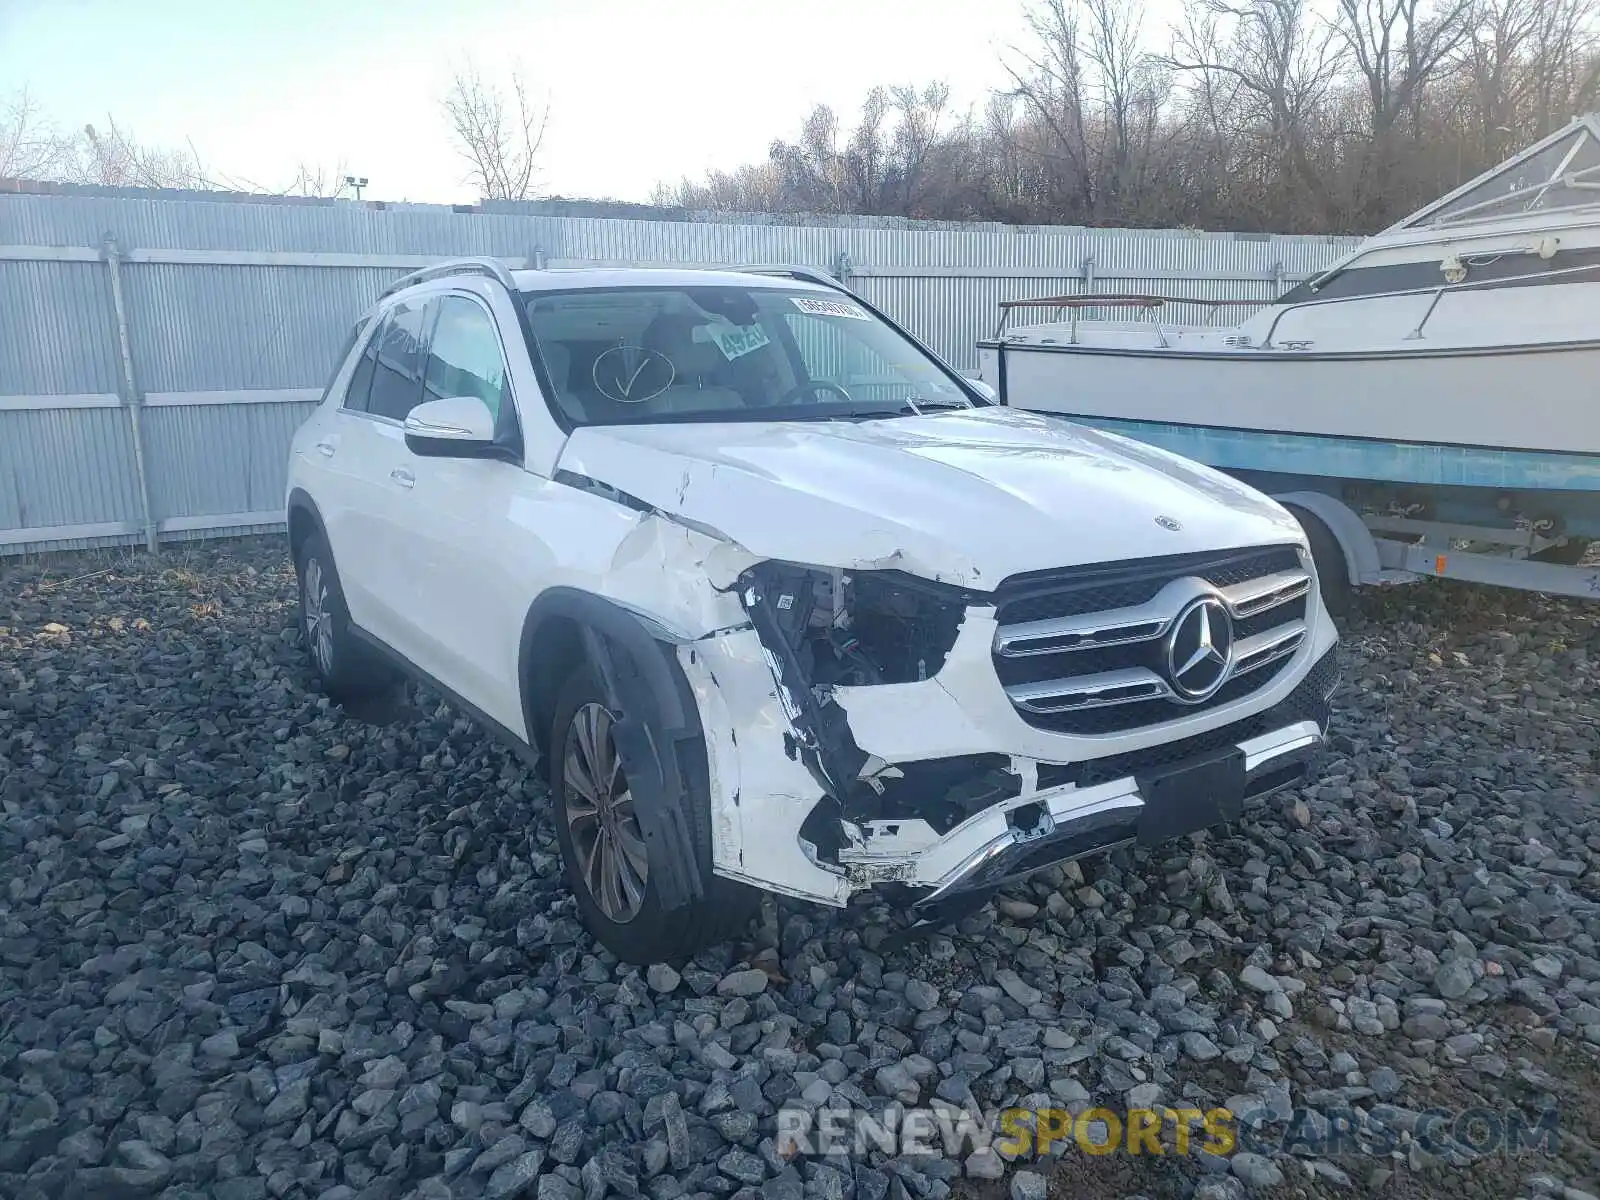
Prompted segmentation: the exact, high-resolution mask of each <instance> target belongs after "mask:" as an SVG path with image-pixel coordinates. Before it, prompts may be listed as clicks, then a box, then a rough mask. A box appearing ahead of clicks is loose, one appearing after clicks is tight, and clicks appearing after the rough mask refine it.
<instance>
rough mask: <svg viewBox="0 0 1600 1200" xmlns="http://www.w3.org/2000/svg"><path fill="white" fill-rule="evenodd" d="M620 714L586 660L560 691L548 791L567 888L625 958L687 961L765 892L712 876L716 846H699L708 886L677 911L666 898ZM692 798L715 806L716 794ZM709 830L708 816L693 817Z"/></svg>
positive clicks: (743, 920) (726, 933)
mask: <svg viewBox="0 0 1600 1200" xmlns="http://www.w3.org/2000/svg"><path fill="white" fill-rule="evenodd" d="M615 725H616V714H615V713H613V712H612V711H611V709H610V708H609V707H608V706H607V700H606V695H605V692H604V689H602V688H601V686H600V683H599V681H598V680H597V679H596V678H595V675H594V672H593V670H592V669H591V668H590V667H589V666H588V664H584V665H582V666H580V667H579V668H577V669H576V670H575V671H574V672H573V673H572V675H571V676H570V677H569V678H568V679H567V682H566V684H565V685H564V686H563V687H562V689H561V693H560V696H559V698H558V699H557V701H556V705H555V714H554V719H553V721H552V722H551V728H550V740H549V742H548V745H549V747H550V753H549V755H548V759H549V771H550V778H549V782H550V794H551V796H552V797H553V798H554V800H555V804H554V812H553V813H552V816H553V818H554V820H555V824H556V840H557V841H558V842H559V843H560V845H561V858H562V862H563V864H564V866H565V868H566V876H567V884H568V886H569V887H570V888H571V889H572V892H573V895H574V896H575V897H576V898H577V901H578V911H579V913H580V914H581V916H582V918H583V923H584V926H585V927H586V928H587V929H588V930H589V932H590V933H591V934H593V935H594V937H595V939H596V940H597V941H598V942H600V944H601V945H603V946H605V947H606V949H608V950H610V951H611V952H612V953H613V954H615V955H616V956H617V957H618V958H620V959H622V960H623V961H624V962H631V963H654V962H667V961H675V960H678V959H683V958H687V957H689V956H691V955H692V954H694V953H695V952H696V951H698V950H700V949H701V948H702V947H704V946H708V945H712V944H715V943H716V942H719V941H723V940H725V939H727V938H729V937H731V936H734V935H735V934H737V933H738V932H739V931H740V930H741V929H742V928H743V927H744V926H745V925H747V924H748V923H749V920H750V918H751V916H752V915H753V914H754V912H755V909H756V906H757V903H758V900H759V896H758V894H757V893H756V892H754V891H752V890H751V889H749V888H745V887H741V886H739V885H737V884H734V883H731V882H729V881H727V880H723V879H717V878H715V877H714V876H711V875H710V872H709V862H710V847H709V845H705V846H699V847H697V848H696V849H697V850H698V851H701V852H702V853H701V861H702V863H703V864H704V868H703V879H704V880H705V883H706V890H705V892H704V894H702V895H701V896H700V897H699V898H698V899H696V900H692V901H690V902H689V903H687V904H684V905H681V906H679V907H677V908H670V909H669V908H667V907H666V906H665V905H663V904H662V902H661V896H660V891H659V887H658V880H659V870H658V865H657V864H655V863H652V862H651V851H650V847H649V845H648V843H647V842H646V840H645V836H644V829H643V826H642V825H641V823H640V821H639V811H638V799H639V798H638V797H636V796H635V795H634V793H633V790H632V788H631V787H630V786H629V781H628V770H627V765H626V764H625V763H624V762H623V761H622V756H621V755H620V754H619V753H618V752H617V746H616V741H615V739H614V737H613V731H614V729H615ZM692 802H693V803H695V804H699V805H705V806H707V807H709V804H710V798H709V797H707V796H699V795H697V796H694V797H693V798H692ZM693 824H694V825H695V828H696V829H697V830H703V829H704V828H705V825H706V822H701V821H696V822H693Z"/></svg>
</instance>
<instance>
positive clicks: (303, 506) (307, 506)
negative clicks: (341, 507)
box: [283, 488, 332, 551]
mask: <svg viewBox="0 0 1600 1200" xmlns="http://www.w3.org/2000/svg"><path fill="white" fill-rule="evenodd" d="M283 511H284V519H285V521H286V522H287V523H288V526H289V532H288V537H289V545H290V548H291V551H292V549H293V546H294V520H295V514H296V513H297V512H303V513H305V514H306V515H307V516H308V517H309V518H310V519H311V522H312V524H313V525H314V526H315V527H316V532H318V533H320V534H321V535H322V540H323V541H327V540H328V526H327V523H326V522H325V521H323V519H322V510H321V509H320V508H318V507H317V502H316V501H315V500H313V499H312V498H311V494H310V493H309V492H307V491H306V490H305V489H304V488H294V489H292V490H291V491H290V492H289V498H288V501H287V502H286V503H285V504H284V506H283ZM329 548H330V549H331V548H332V546H331V545H330V547H329Z"/></svg>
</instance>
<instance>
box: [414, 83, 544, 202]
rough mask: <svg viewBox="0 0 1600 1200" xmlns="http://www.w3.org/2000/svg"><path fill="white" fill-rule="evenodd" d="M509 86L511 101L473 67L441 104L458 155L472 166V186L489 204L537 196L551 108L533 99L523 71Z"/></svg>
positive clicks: (452, 85)
mask: <svg viewBox="0 0 1600 1200" xmlns="http://www.w3.org/2000/svg"><path fill="white" fill-rule="evenodd" d="M510 85H511V92H510V95H509V96H507V94H506V93H505V92H504V91H503V90H502V89H501V88H500V86H499V85H498V84H495V83H491V82H488V81H486V80H484V79H483V77H482V76H481V75H479V73H478V71H477V68H475V67H473V66H471V65H468V66H467V67H465V68H463V69H462V70H460V71H458V72H457V73H456V75H455V78H454V79H453V80H452V81H451V84H450V90H449V91H448V92H447V93H446V94H445V96H444V99H443V100H442V101H441V102H440V103H441V106H442V107H443V109H444V113H445V116H446V117H447V118H448V119H449V121H450V131H451V134H452V136H453V137H454V138H455V142H456V150H457V151H458V152H459V153H460V155H461V157H462V158H464V159H466V160H467V162H468V164H470V166H471V170H470V171H469V172H468V182H470V183H473V184H475V185H476V186H477V188H478V190H479V193H480V194H481V195H482V196H483V198H484V199H486V200H530V199H532V198H533V197H534V196H535V195H537V187H536V185H535V179H536V176H537V174H538V156H539V148H540V146H542V145H543V143H544V132H545V126H546V124H547V123H548V121H549V119H550V107H549V105H548V104H545V105H540V104H535V103H534V102H533V101H532V100H531V99H530V98H529V93H528V86H527V83H526V81H525V80H524V79H523V76H522V72H521V71H520V70H516V71H513V72H512V73H511V77H510Z"/></svg>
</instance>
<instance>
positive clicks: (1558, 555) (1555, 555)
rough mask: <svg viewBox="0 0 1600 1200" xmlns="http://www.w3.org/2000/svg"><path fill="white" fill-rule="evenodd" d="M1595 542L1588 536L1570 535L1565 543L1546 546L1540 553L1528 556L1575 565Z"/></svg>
mask: <svg viewBox="0 0 1600 1200" xmlns="http://www.w3.org/2000/svg"><path fill="white" fill-rule="evenodd" d="M1593 544H1594V543H1593V542H1591V541H1590V540H1589V539H1588V538H1579V537H1569V538H1568V539H1567V540H1566V544H1565V545H1561V546H1546V547H1545V548H1544V549H1543V550H1541V551H1539V553H1537V554H1530V555H1528V557H1529V558H1530V559H1531V560H1533V561H1534V562H1542V563H1556V564H1557V565H1559V566H1563V567H1575V566H1577V565H1578V564H1579V563H1581V562H1582V561H1583V556H1584V555H1585V554H1587V553H1588V552H1589V547H1590V546H1591V545H1593Z"/></svg>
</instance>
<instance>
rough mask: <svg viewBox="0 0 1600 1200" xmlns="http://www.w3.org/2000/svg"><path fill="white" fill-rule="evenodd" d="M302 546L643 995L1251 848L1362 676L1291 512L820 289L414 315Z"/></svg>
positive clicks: (452, 270) (334, 633)
mask: <svg viewBox="0 0 1600 1200" xmlns="http://www.w3.org/2000/svg"><path fill="white" fill-rule="evenodd" d="M287 507H288V522H289V537H290V544H291V548H292V552H293V555H294V563H295V567H296V570H297V572H298V575H299V581H300V600H301V606H302V612H303V619H304V627H305V634H306V640H307V643H308V645H309V648H310V651H311V657H312V661H313V663H314V665H315V669H316V671H317V673H318V675H319V676H320V677H321V680H322V683H323V685H324V686H325V687H326V689H327V690H328V692H329V693H330V694H331V695H333V696H335V697H345V698H348V697H353V696H355V695H357V694H359V693H361V692H363V691H370V690H373V689H377V688H383V687H388V686H390V685H391V684H392V683H393V682H394V681H395V680H396V679H397V678H398V677H399V676H400V675H402V674H403V675H409V676H411V677H413V678H415V679H417V680H420V681H422V682H423V683H424V684H426V685H427V686H429V687H431V688H433V689H435V690H436V691H437V692H438V693H439V694H440V695H442V696H444V697H446V698H447V699H449V700H450V701H451V702H453V703H456V704H458V705H459V706H460V707H461V708H462V709H463V710H465V711H467V712H469V713H471V714H473V715H474V716H476V717H477V718H478V719H479V720H481V721H482V722H483V724H484V725H485V726H487V727H488V728H489V729H490V730H492V731H494V732H495V733H497V734H499V735H501V736H502V737H503V738H504V739H505V740H506V741H507V742H508V743H510V745H511V746H513V747H514V748H515V749H517V750H518V751H519V752H520V753H522V754H524V755H525V756H527V757H528V758H529V760H530V761H534V762H542V763H543V764H545V765H544V766H543V768H542V770H543V771H544V773H545V775H546V777H547V779H548V781H549V786H550V794H551V797H552V804H553V807H554V813H553V819H554V824H555V828H556V831H557V836H558V838H559V841H560V845H561V851H562V854H563V857H564V860H565V866H566V873H567V877H568V880H569V882H570V884H571V887H572V890H573V892H574V893H575V895H576V898H577V902H578V905H579V908H580V910H581V913H582V916H583V918H584V921H585V923H586V924H587V926H588V928H589V929H590V930H591V931H592V932H593V933H594V935H595V937H596V938H597V939H599V941H600V942H602V943H603V944H604V945H605V946H607V947H608V948H609V949H611V950H612V951H613V952H614V953H615V954H617V955H618V956H619V957H621V958H623V959H627V960H630V961H634V962H649V961H660V960H665V959H672V958H677V957H681V956H684V955H687V954H689V953H691V952H693V951H694V950H695V949H696V948H697V947H699V946H700V945H703V944H705V943H707V942H710V941H714V940H718V939H721V938H723V937H725V936H727V935H728V934H729V933H730V932H731V931H733V930H734V928H735V927H736V926H737V925H738V923H740V922H742V921H744V920H746V919H747V918H748V917H749V914H750V911H751V901H752V899H753V898H754V897H755V896H756V891H755V889H765V890H770V891H773V892H779V893H782V894H784V895H786V896H793V897H800V898H804V899H806V900H812V901H816V902H818V903H822V904H829V905H843V904H845V903H846V902H847V901H848V900H849V899H850V897H851V896H852V895H853V894H855V893H857V892H860V891H861V890H863V889H868V888H880V887H881V888H892V889H894V890H895V891H896V893H897V894H898V895H899V896H900V897H903V899H904V902H905V903H906V905H908V906H909V907H912V908H914V909H915V911H916V913H917V914H918V915H919V916H920V917H921V918H924V919H927V920H934V921H943V920H947V919H949V918H950V917H951V916H953V915H956V914H958V913H959V912H962V911H965V910H966V909H967V908H968V907H971V906H974V905H976V904H981V903H982V902H984V901H985V900H986V899H987V898H988V897H989V896H990V895H991V894H992V893H993V892H994V890H995V889H996V887H998V886H999V885H1000V884H1001V883H1003V882H1005V881H1007V880H1011V879H1015V878H1017V877H1019V876H1022V875H1025V874H1027V873H1028V872H1031V871H1034V870H1037V869H1038V868H1040V867H1043V866H1046V865H1049V864H1051V863H1057V862H1061V861H1064V860H1066V859H1070V858H1075V857H1078V856H1081V855H1084V854H1088V853H1091V852H1094V851H1097V850H1102V849H1105V848H1107V847H1109V846H1113V845H1117V844H1121V843H1125V842H1129V841H1135V840H1137V841H1141V842H1152V841H1156V840H1160V839H1163V838H1167V837H1171V836H1173V835H1176V834H1181V833H1185V832H1189V831H1193V830H1197V829H1200V828H1203V827H1205V826H1207V825H1210V824H1213V823H1216V822H1218V821H1221V820H1226V819H1229V818H1231V817H1234V816H1236V815H1237V814H1238V813H1239V811H1240V808H1241V806H1242V804H1243V803H1244V801H1245V800H1246V799H1247V798H1249V797H1252V796H1256V795H1259V794H1261V793H1264V792H1266V791H1269V790H1271V789H1273V788H1276V787H1281V786H1283V785H1284V784H1286V783H1290V782H1293V781H1294V780H1296V779H1297V778H1299V777H1300V775H1301V774H1302V773H1303V772H1304V771H1305V770H1306V762H1307V759H1308V757H1309V756H1310V755H1311V753H1312V752H1313V751H1314V750H1315V748H1316V747H1317V745H1318V744H1319V743H1320V742H1321V740H1322V738H1323V731H1324V728H1325V724H1326V720H1327V709H1328V698H1329V696H1330V694H1331V692H1332V690H1333V687H1334V684H1335V681H1336V677H1337V672H1336V666H1335V658H1334V653H1335V642H1336V641H1337V635H1336V634H1335V632H1334V628H1333V625H1332V623H1331V622H1330V621H1329V619H1328V616H1327V614H1326V612H1325V611H1324V608H1323V605H1322V603H1321V600H1320V599H1319V596H1318V592H1317V587H1316V578H1315V571H1314V567H1313V565H1312V561H1311V557H1310V554H1309V553H1308V549H1307V545H1306V540H1305V537H1304V535H1303V534H1302V532H1301V530H1300V527H1299V526H1298V525H1297V524H1296V523H1295V521H1294V519H1293V518H1292V517H1291V516H1290V515H1289V514H1288V513H1287V512H1286V511H1285V510H1284V509H1282V508H1280V507H1279V506H1278V505H1277V504H1275V503H1273V502H1272V501H1271V500H1268V499H1267V498H1265V497H1264V496H1261V495H1259V494H1258V493H1256V492H1254V491H1251V490H1250V489H1249V488H1246V487H1244V486H1243V485H1241V484H1239V483H1237V482H1236V481H1234V480H1232V479H1229V478H1228V477H1226V476H1224V475H1221V474H1219V473H1217V472H1215V471H1212V470H1209V469H1207V468H1206V467H1202V466H1198V465H1196V464H1194V463H1192V462H1189V461H1187V460H1184V459H1182V458H1178V457H1176V456H1174V455H1170V454H1167V453H1164V452H1162V451H1159V450H1155V449H1151V448H1149V447H1146V446H1142V445H1139V444H1137V443H1134V442H1130V441H1126V440H1123V439H1120V438H1117V437H1113V436H1110V435H1107V434H1102V433H1096V432H1093V431H1090V430H1087V429H1084V428H1081V427H1079V426H1076V425H1072V424H1069V423H1067V422H1064V421H1062V420H1059V419H1056V418H1053V417H1048V416H1042V415H1038V414H1033V413H1023V412H1017V411H1013V410H1011V409H1008V408H1004V407H1000V406H998V405H996V404H995V403H993V401H992V399H991V397H990V395H989V393H988V392H987V390H986V389H985V388H984V386H983V385H982V384H978V383H974V382H972V381H970V380H967V379H964V378H963V377H961V376H960V375H958V374H957V373H956V372H955V371H953V370H952V369H951V368H949V367H948V366H946V365H945V364H944V363H942V362H940V361H939V360H938V359H937V358H936V357H935V356H934V355H933V354H931V353H930V352H929V351H928V350H927V349H926V348H924V347H923V346H922V345H921V344H920V343H918V342H917V341H916V340H915V339H914V338H912V337H911V336H909V335H908V334H907V333H905V332H904V331H903V330H901V329H900V328H898V327H897V326H896V325H895V324H894V323H893V322H892V321H890V320H888V319H887V318H885V317H884V316H883V315H882V314H881V313H880V312H878V311H876V310H875V309H874V308H873V307H872V306H871V305H869V304H868V303H866V302H865V301H863V300H862V299H860V298H859V297H857V296H855V295H853V294H852V293H850V292H848V291H846V290H845V289H843V288H842V287H840V286H839V285H837V284H835V283H834V282H833V281H831V280H829V279H827V278H826V277H825V276H820V275H815V274H812V273H810V272H807V271H804V270H800V269H787V268H781V269H780V268H772V269H765V268H751V269H749V270H744V271H717V272H712V271H690V270H581V271H509V270H507V269H506V268H505V267H504V266H502V265H501V264H499V263H497V262H494V261H491V260H459V261H455V262H449V263H443V264H440V265H438V266H434V267H429V268H427V269H425V270H423V271H419V272H417V273H415V274H413V275H410V276H407V277H406V278H404V279H402V280H400V281H398V282H397V283H396V284H394V286H392V287H391V288H390V289H389V290H388V291H387V292H385V293H384V294H383V296H382V297H381V298H380V299H379V301H378V302H377V304H375V305H374V306H373V307H372V309H371V310H370V311H369V312H368V313H367V314H366V315H365V316H364V317H362V319H361V320H360V321H359V322H358V324H357V325H356V327H355V330H354V332H353V333H352V335H351V338H350V344H349V348H348V351H347V353H346V354H345V356H344V358H343V361H342V362H341V363H340V364H339V366H338V368H337V370H336V372H335V374H334V377H333V379H332V381H331V382H330V383H329V385H328V389H327V393H326V395H325V396H324V397H323V400H322V403H321V405H320V407H319V408H318V409H317V411H316V413H315V414H314V415H313V416H312V417H311V418H310V419H309V420H308V421H307V422H306V423H305V425H304V426H303V427H302V428H301V429H300V430H299V432H298V433H297V434H296V436H295V438H294V444H293V448H292V451H291V454H290V462H289V486H288V497H287Z"/></svg>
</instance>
